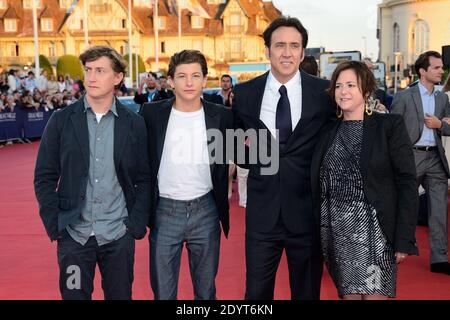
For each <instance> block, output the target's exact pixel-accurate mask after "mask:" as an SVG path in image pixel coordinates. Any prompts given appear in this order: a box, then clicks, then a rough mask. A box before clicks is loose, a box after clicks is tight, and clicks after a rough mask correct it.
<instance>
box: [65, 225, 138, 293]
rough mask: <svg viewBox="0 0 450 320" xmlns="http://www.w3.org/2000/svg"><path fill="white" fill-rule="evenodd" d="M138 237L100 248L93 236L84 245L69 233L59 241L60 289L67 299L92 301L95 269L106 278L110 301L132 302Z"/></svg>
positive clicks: (103, 279) (126, 236)
mask: <svg viewBox="0 0 450 320" xmlns="http://www.w3.org/2000/svg"><path fill="white" fill-rule="evenodd" d="M134 241H135V240H134V238H133V237H132V235H131V234H130V233H128V232H127V233H126V234H125V235H124V236H123V237H122V238H120V239H118V240H116V241H113V242H111V243H108V244H105V245H103V246H99V245H98V244H97V241H96V239H95V237H94V236H93V237H90V238H89V240H88V242H87V243H86V244H85V245H84V246H82V245H81V244H79V243H78V242H76V241H75V240H73V239H72V237H71V236H70V235H69V234H68V232H67V231H64V232H63V234H62V237H61V238H60V239H58V264H59V288H60V291H61V296H62V298H63V299H64V300H91V299H92V292H93V291H94V276H95V266H96V264H97V263H98V266H99V269H100V273H101V275H102V289H103V292H104V297H105V299H106V300H131V289H132V284H133V279H134V275H133V267H134V250H135V243H134Z"/></svg>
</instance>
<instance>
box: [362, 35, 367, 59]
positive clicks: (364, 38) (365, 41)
mask: <svg viewBox="0 0 450 320" xmlns="http://www.w3.org/2000/svg"><path fill="white" fill-rule="evenodd" d="M362 38H363V40H364V57H365V58H367V37H366V36H363V37H362Z"/></svg>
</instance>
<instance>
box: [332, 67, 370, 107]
mask: <svg viewBox="0 0 450 320" xmlns="http://www.w3.org/2000/svg"><path fill="white" fill-rule="evenodd" d="M346 70H353V71H354V72H355V73H356V78H357V79H358V86H359V88H360V90H361V93H362V95H363V97H364V99H367V98H368V97H369V96H371V95H372V94H373V93H374V92H375V90H377V82H376V80H375V76H374V75H373V73H372V71H370V69H369V67H367V65H366V64H365V63H364V62H361V61H343V62H341V63H339V64H338V66H337V67H336V69H335V70H334V72H333V75H332V76H331V83H330V88H329V89H328V94H329V95H330V96H331V98H332V99H333V101H334V100H335V92H336V83H337V80H338V78H339V75H340V74H341V72H343V71H346Z"/></svg>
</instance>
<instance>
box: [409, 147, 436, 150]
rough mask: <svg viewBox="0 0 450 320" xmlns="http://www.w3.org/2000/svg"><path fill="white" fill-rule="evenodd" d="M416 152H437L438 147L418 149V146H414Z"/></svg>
mask: <svg viewBox="0 0 450 320" xmlns="http://www.w3.org/2000/svg"><path fill="white" fill-rule="evenodd" d="M413 149H414V150H420V151H435V150H437V147H436V146H433V147H418V146H413Z"/></svg>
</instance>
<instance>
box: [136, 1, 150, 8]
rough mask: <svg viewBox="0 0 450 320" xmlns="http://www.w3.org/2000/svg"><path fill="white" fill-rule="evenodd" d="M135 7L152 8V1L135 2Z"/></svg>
mask: <svg viewBox="0 0 450 320" xmlns="http://www.w3.org/2000/svg"><path fill="white" fill-rule="evenodd" d="M134 6H135V7H148V8H151V7H152V0H134Z"/></svg>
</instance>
